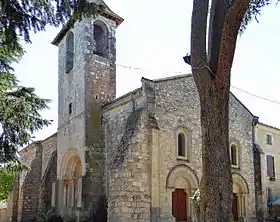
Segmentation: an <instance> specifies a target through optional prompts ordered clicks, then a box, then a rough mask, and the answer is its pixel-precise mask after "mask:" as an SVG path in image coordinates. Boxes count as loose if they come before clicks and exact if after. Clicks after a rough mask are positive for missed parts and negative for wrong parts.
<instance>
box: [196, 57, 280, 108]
mask: <svg viewBox="0 0 280 222" xmlns="http://www.w3.org/2000/svg"><path fill="white" fill-rule="evenodd" d="M198 59H199V60H200V61H201V62H202V63H203V66H202V67H201V68H196V69H203V68H207V69H208V70H209V71H210V72H211V74H212V75H213V76H215V77H216V78H217V79H218V80H219V81H220V82H221V83H224V84H228V83H227V82H224V81H222V80H221V79H220V78H219V77H218V76H217V75H216V74H215V73H213V71H212V70H211V68H210V67H209V66H208V65H207V64H205V62H204V61H203V60H202V59H201V58H200V57H198ZM230 86H231V87H232V88H234V89H236V90H238V91H240V92H243V93H246V94H248V95H250V96H253V97H256V98H258V99H262V100H265V101H268V102H271V103H275V104H277V105H280V102H279V101H277V100H272V99H268V98H266V97H263V96H259V95H256V94H254V93H251V92H248V91H246V90H244V89H241V88H239V87H236V86H233V85H232V84H230Z"/></svg>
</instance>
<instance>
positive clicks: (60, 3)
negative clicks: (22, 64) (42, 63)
mask: <svg viewBox="0 0 280 222" xmlns="http://www.w3.org/2000/svg"><path fill="white" fill-rule="evenodd" d="M97 9H98V10H103V9H104V7H103V6H101V5H99V6H97V5H96V4H95V3H93V2H89V1H87V0H67V1H65V0H0V11H1V16H0V32H3V33H4V39H2V42H0V44H4V45H9V46H10V47H17V46H18V45H19V43H18V36H22V37H23V38H24V40H25V41H26V42H30V31H34V32H38V31H43V30H45V27H46V25H51V26H55V27H57V26H59V25H61V24H64V23H65V21H67V20H69V19H70V17H71V18H72V19H73V20H76V19H81V18H82V17H83V16H94V15H95V14H96V11H97Z"/></svg>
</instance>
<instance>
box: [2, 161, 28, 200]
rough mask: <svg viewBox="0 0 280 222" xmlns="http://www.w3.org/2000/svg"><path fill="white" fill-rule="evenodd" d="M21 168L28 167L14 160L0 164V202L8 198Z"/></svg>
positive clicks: (25, 168) (26, 168)
mask: <svg viewBox="0 0 280 222" xmlns="http://www.w3.org/2000/svg"><path fill="white" fill-rule="evenodd" d="M23 170H28V167H27V166H25V165H23V164H19V163H14V162H11V163H9V164H6V165H2V166H0V181H1V183H0V203H1V202H6V201H7V200H8V198H9V193H10V191H11V188H12V184H13V183H14V181H15V178H16V176H17V174H18V172H20V171H23Z"/></svg>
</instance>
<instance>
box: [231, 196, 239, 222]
mask: <svg viewBox="0 0 280 222" xmlns="http://www.w3.org/2000/svg"><path fill="white" fill-rule="evenodd" d="M232 219H233V221H238V199H237V195H236V194H235V193H233V194H232Z"/></svg>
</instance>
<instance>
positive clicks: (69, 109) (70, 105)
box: [68, 103, 72, 115]
mask: <svg viewBox="0 0 280 222" xmlns="http://www.w3.org/2000/svg"><path fill="white" fill-rule="evenodd" d="M68 113H69V115H71V114H72V103H70V104H69V107H68Z"/></svg>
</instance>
